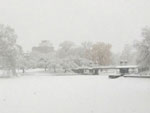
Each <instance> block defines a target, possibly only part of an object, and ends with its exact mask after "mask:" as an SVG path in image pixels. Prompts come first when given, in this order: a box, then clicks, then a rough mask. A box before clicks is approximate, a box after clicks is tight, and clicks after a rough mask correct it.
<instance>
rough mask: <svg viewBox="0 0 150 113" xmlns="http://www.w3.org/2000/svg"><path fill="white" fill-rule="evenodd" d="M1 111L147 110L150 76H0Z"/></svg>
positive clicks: (133, 112)
mask: <svg viewBox="0 0 150 113" xmlns="http://www.w3.org/2000/svg"><path fill="white" fill-rule="evenodd" d="M0 113H150V79H148V78H128V77H120V78H117V79H109V78H108V76H101V75H99V76H92V75H69V74H68V75H63V76H61V75H59V74H58V75H57V74H50V73H45V74H44V73H40V72H30V74H25V75H21V76H19V77H12V78H0Z"/></svg>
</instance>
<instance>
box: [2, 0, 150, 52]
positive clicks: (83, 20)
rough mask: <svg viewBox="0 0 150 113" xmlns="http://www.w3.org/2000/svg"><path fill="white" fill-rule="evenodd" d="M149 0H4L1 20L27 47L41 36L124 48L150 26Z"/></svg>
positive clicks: (53, 40)
mask: <svg viewBox="0 0 150 113" xmlns="http://www.w3.org/2000/svg"><path fill="white" fill-rule="evenodd" d="M149 4H150V1H148V0H71V1H70V0H55V1H54V0H13V1H11V0H3V1H2V3H1V4H0V14H1V17H0V24H5V25H9V26H11V27H12V28H14V29H15V31H16V34H17V35H18V44H20V45H21V46H22V47H23V48H24V50H25V51H27V50H28V51H29V50H30V49H31V47H32V46H37V45H38V44H39V43H40V41H41V40H50V42H51V43H53V45H54V46H55V47H57V46H58V44H59V43H61V42H63V41H66V40H69V41H73V42H75V43H77V44H79V43H81V42H83V41H92V42H98V41H100V42H105V43H110V44H112V50H113V51H114V52H120V51H121V50H122V48H123V46H124V45H125V44H132V43H133V41H134V40H137V39H140V38H141V29H142V28H143V27H145V26H150V13H149V9H150V8H149Z"/></svg>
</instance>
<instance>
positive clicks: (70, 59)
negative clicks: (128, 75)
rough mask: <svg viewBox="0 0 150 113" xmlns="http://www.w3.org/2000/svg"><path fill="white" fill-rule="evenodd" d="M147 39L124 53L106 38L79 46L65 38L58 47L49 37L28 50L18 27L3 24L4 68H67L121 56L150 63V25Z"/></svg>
mask: <svg viewBox="0 0 150 113" xmlns="http://www.w3.org/2000/svg"><path fill="white" fill-rule="evenodd" d="M142 36H143V40H141V41H138V42H136V44H133V45H125V47H124V49H123V51H122V53H117V54H115V53H113V52H112V51H111V47H112V45H111V44H107V43H104V42H97V43H92V42H88V41H87V42H82V43H81V45H79V46H77V45H75V43H74V42H72V41H64V42H62V43H61V44H60V45H59V48H58V49H57V50H56V49H55V48H54V46H53V44H52V43H50V41H49V40H43V41H41V42H40V43H39V45H38V46H36V47H35V46H33V47H32V50H31V52H29V53H24V51H23V49H22V47H21V46H20V45H18V44H17V43H16V41H17V35H16V33H15V30H14V29H13V28H11V27H9V26H5V25H2V24H0V68H1V69H3V70H6V72H7V73H6V74H8V73H9V74H11V75H17V73H16V69H21V70H22V72H23V73H24V72H25V70H26V69H33V68H43V69H44V70H45V71H53V72H57V71H58V70H62V71H63V72H67V71H70V70H71V69H72V68H76V67H82V66H88V67H90V66H99V65H102V66H106V65H118V64H119V62H120V60H127V61H128V62H129V64H138V65H140V66H141V67H143V68H148V69H149V67H150V28H148V27H146V28H144V29H143V30H142Z"/></svg>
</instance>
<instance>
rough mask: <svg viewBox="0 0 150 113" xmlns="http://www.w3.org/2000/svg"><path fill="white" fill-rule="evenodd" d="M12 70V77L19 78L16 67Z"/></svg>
mask: <svg viewBox="0 0 150 113" xmlns="http://www.w3.org/2000/svg"><path fill="white" fill-rule="evenodd" d="M11 70H12V75H14V76H17V72H16V68H15V67H12V69H11Z"/></svg>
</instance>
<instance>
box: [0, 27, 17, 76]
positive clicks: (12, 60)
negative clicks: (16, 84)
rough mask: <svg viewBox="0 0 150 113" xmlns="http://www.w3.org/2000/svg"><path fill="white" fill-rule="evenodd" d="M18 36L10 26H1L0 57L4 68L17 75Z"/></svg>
mask: <svg viewBox="0 0 150 113" xmlns="http://www.w3.org/2000/svg"><path fill="white" fill-rule="evenodd" d="M16 38H17V35H16V34H15V31H14V29H12V28H10V27H9V26H4V25H2V24H1V25H0V56H1V58H2V61H3V62H2V65H3V68H5V69H7V70H11V71H12V74H13V75H16V58H17V49H18V48H17V45H16Z"/></svg>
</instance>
